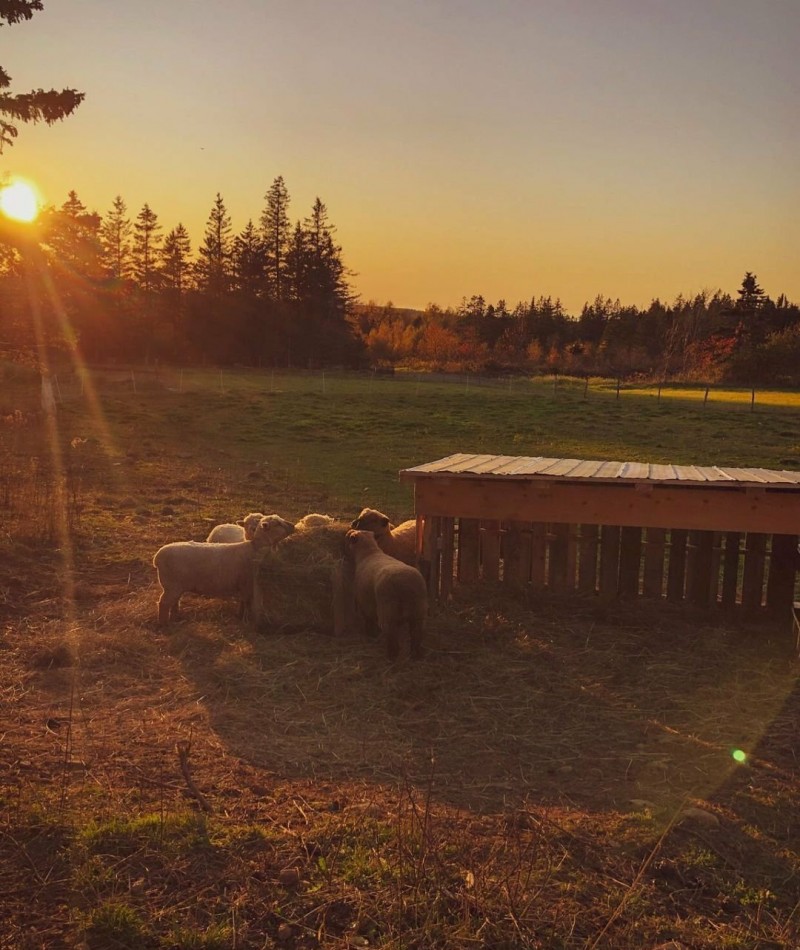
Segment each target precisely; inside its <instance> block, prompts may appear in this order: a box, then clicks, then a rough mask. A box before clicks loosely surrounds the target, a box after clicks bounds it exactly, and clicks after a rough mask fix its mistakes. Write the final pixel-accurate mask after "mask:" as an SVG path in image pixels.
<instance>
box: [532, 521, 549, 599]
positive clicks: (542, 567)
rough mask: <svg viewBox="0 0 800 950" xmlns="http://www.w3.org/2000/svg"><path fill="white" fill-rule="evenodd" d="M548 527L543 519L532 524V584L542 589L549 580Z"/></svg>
mask: <svg viewBox="0 0 800 950" xmlns="http://www.w3.org/2000/svg"><path fill="white" fill-rule="evenodd" d="M546 534H547V528H546V526H545V524H544V522H542V521H537V522H535V523H534V524H532V525H531V586H532V587H533V589H534V590H542V589H543V588H544V585H545V581H546V580H547V575H546V569H547V538H546Z"/></svg>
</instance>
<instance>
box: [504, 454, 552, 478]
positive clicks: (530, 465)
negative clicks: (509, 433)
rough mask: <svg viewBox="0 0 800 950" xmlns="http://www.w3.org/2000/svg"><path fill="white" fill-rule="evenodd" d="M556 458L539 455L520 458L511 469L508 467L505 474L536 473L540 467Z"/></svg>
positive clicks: (546, 466) (547, 465)
mask: <svg viewBox="0 0 800 950" xmlns="http://www.w3.org/2000/svg"><path fill="white" fill-rule="evenodd" d="M557 461H558V459H552V458H545V457H543V456H540V457H538V458H529V459H520V463H519V465H517V466H515V467H514V468H513V469H509V470H508V471H507V472H506V474H507V475H515V476H520V475H536V474H537V473H538V472H541V471H542V469H544V468H548V467H549V466H550V465H552V464H553V462H557Z"/></svg>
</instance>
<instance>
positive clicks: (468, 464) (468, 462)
mask: <svg viewBox="0 0 800 950" xmlns="http://www.w3.org/2000/svg"><path fill="white" fill-rule="evenodd" d="M494 458H495V456H494V455H473V456H472V457H471V458H470V457H467V458H465V459H464V460H463V461H461V462H456V463H454V464H451V465H449V466H448V468H447V471H448V472H449V473H451V474H458V473H459V472H471V471H472V470H473V468H475V467H477V466H481V465H485V464H486V463H490V464H491V463H492V462H493V461H494Z"/></svg>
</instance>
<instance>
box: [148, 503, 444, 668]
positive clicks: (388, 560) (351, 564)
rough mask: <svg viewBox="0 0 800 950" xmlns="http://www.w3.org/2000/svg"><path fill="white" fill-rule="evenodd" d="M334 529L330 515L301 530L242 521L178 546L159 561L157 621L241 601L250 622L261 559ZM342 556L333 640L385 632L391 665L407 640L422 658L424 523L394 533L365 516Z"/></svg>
mask: <svg viewBox="0 0 800 950" xmlns="http://www.w3.org/2000/svg"><path fill="white" fill-rule="evenodd" d="M333 524H334V519H333V518H331V517H330V516H329V515H320V514H310V515H306V516H305V517H304V518H302V519H301V520H300V521H298V522H297V523H296V524H293V523H292V522H290V521H287V520H286V519H285V518H281V517H280V516H279V515H276V514H270V515H264V514H262V513H261V512H253V513H251V514H249V515H247V516H246V517H244V518H242V519H241V520H240V521H237V522H235V523H229V524H221V525H217V526H216V527H215V528H213V529H212V531H211V532H210V534H209V535H208V538H207V539H206V540H205V541H175V542H172V543H171V544H165V545H164V546H163V547H161V548H159V550H158V551H157V552H156V554H155V556H154V558H153V566H154V567H155V568H156V570H157V571H158V581H159V583H160V585H161V589H162V593H161V597H160V598H159V601H158V621H159V623H160V624H165V623H167V622H168V621H170V620H175V619H177V617H178V606H179V602H180V599H181V596H182V595H183V594H185V593H193V594H200V595H203V596H206V597H226V598H236V599H237V600H238V602H239V618H240V619H243V618H244V617H245V615H246V613H247V611H248V609H249V607H250V605H251V603H252V602H253V594H254V584H255V583H256V566H257V562H258V556H259V555H260V553H261V552H263V551H265V550H266V549H269V548H271V549H273V550H274V551H277V552H278V553H280V543H281V541H283V540H285V539H286V538H287V537H288V536H289V535H291V534H294V533H295V532H312V531H314V529H316V528H322V527H326V526H330V525H333ZM342 542H343V543H342V555H341V559H340V561H339V562H338V563H337V564H336V565H335V567H334V568H333V571H332V577H331V585H332V591H333V599H332V611H333V615H334V632H335V633H336V634H337V635H339V634H342V633H344V632H345V631H346V630H347V628H348V627H350V626H353V627H354V628H355V629H356V630H358V631H360V632H362V633H366V634H374V633H377V632H380V633H381V634H382V635H383V637H384V639H385V642H386V651H387V654H388V656H389V658H390V659H396V658H397V657H398V656H399V654H400V650H401V646H402V642H403V640H404V639H406V640H407V641H408V645H409V651H410V654H411V656H412V657H414V658H416V657H419V656H421V655H422V640H423V633H424V629H425V622H426V618H427V612H428V596H427V586H426V584H425V580H424V579H423V577H422V574H421V573H420V571H419V569H418V567H417V522H416V520H410V521H405V522H403V523H402V524H400V525H398V526H394V525H392V523H391V522H390V520H389V518H388V517H387V516H386V515H384V514H383V513H382V512H380V511H376V510H375V509H373V508H365V509H364V510H363V511H362V512H361V513H360V514H359V515H358V517H357V518H355V519H354V520H353V522H352V523H351V525H350V529H349V530H344V529H343V539H342Z"/></svg>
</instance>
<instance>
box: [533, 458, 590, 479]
mask: <svg viewBox="0 0 800 950" xmlns="http://www.w3.org/2000/svg"><path fill="white" fill-rule="evenodd" d="M580 464H581V460H580V459H556V461H555V462H554V463H553V464H552V465H548V466H547V468H543V469H541V471H540V472H539V473H538V474H539V475H564V476H566V475H570V474H572V472H573V470H574V469H576V468H577V467H578V466H579V465H580Z"/></svg>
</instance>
